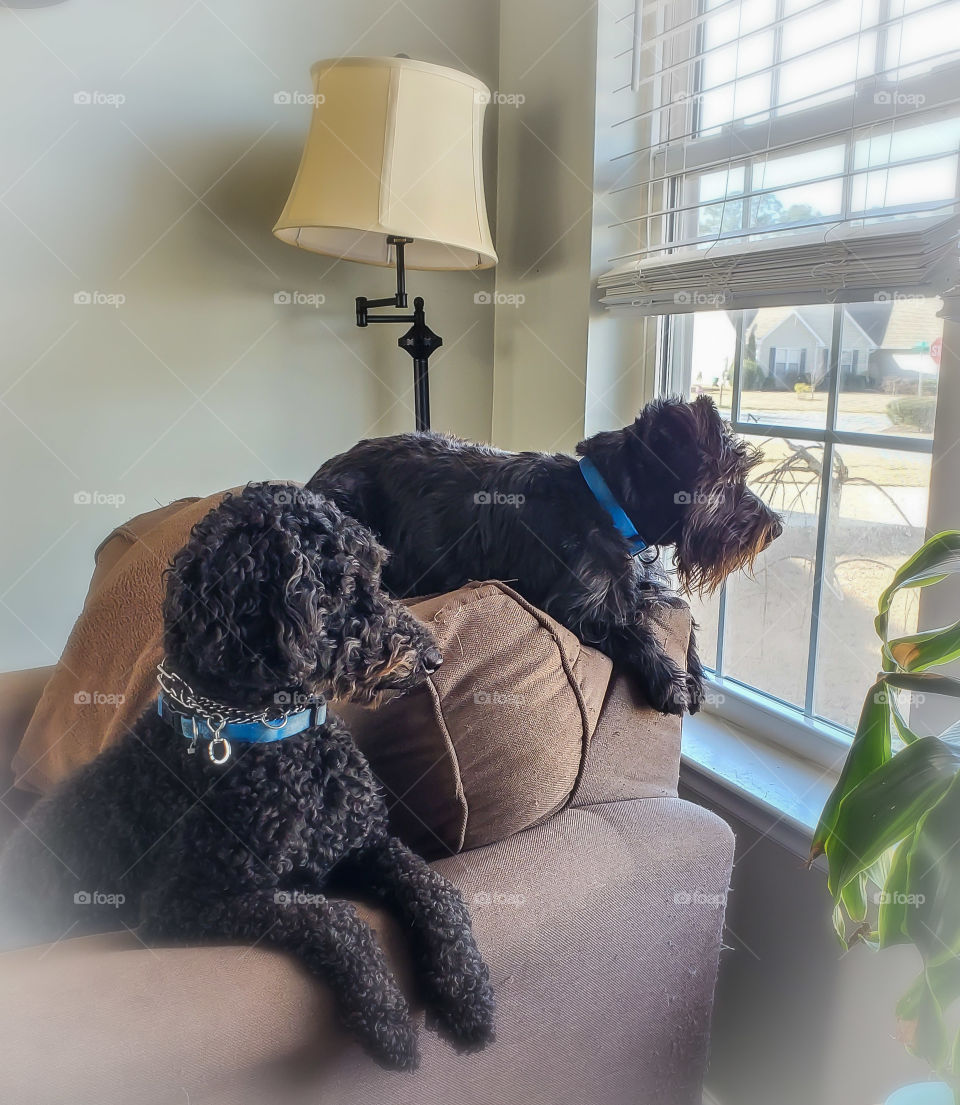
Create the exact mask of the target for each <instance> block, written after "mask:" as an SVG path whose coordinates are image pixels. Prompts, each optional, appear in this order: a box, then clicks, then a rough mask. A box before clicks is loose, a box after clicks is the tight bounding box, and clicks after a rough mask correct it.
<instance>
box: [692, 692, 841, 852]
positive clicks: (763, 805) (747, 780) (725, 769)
mask: <svg viewBox="0 0 960 1105" xmlns="http://www.w3.org/2000/svg"><path fill="white" fill-rule="evenodd" d="M842 762H843V755H840V756H839V758H838V760H837V763H836V764H835V765H833V766H832V767H823V766H821V765H820V764H815V763H813V762H811V761H810V760H807V759H804V758H803V757H801V756H798V755H797V754H796V753H795V752H793V751H790V750H788V749H786V748H783V747H782V746H780V745H777V744H774V743H772V742H770V741H766V740H764V739H763V738H762V736H758V735H756V734H753V733H749V732H748V731H747V730H746V729H743V728H741V727H740V726H738V725H734V724H733V723H731V722H730V721H728V720H725V719H723V718H720V717H718V716H717V714H716V713H713V712H712V711H703V712H701V713H699V714H696V715H694V716H692V717H686V718H684V721H683V743H682V750H681V773H680V778H681V782H682V784H683V785H684V786H686V787H687V788H688V789H689V790H691V791H693V792H694V793H695V794H696V795H698V796H699V797H701V798H704V799H706V800H707V801H708V802H710V804H711V805H715V806H718V807H719V808H721V809H723V810H726V811H728V812H729V813H730V814H732V815H733V816H735V817H737V818H739V819H740V820H741V821H743V822H745V823H746V824H748V825H750V826H751V827H753V828H755V829H757V830H758V831H759V832H761V833H763V835H764V836H767V837H770V838H771V839H773V840H775V841H776V842H777V843H778V844H780V845H782V846H783V847H785V848H787V849H788V850H789V851H791V852H793V853H794V854H795V855H797V856H799V857H800V858H801V859H806V858H807V856H808V854H809V851H810V841H811V839H812V838H813V832H814V830H815V828H816V825H817V820H818V818H819V816H820V810H821V809H822V808H823V804H824V802H825V801H826V799H827V796H828V795H829V793H830V791H831V789H832V788H833V785H834V783H835V782H836V780H837V776H838V773H839V769H840V766H841V764H842Z"/></svg>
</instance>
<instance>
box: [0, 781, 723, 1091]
mask: <svg viewBox="0 0 960 1105" xmlns="http://www.w3.org/2000/svg"><path fill="white" fill-rule="evenodd" d="M732 858H733V841H732V836H731V834H730V831H729V829H728V828H727V827H726V825H724V823H723V822H722V821H720V820H719V819H718V818H716V817H715V816H714V815H713V814H712V813H709V812H708V811H706V810H703V809H700V808H699V807H696V806H693V805H690V804H689V803H686V802H683V801H681V800H680V799H677V798H653V799H647V800H644V801H630V802H607V803H604V804H602V805H597V806H588V807H584V808H579V809H567V810H565V811H563V812H562V813H560V814H558V815H557V816H555V817H553V818H551V819H550V820H549V821H547V822H545V823H544V824H542V825H538V826H536V827H534V828H532V829H528V830H526V831H525V832H522V833H519V834H518V835H516V836H514V837H511V838H509V839H508V840H505V841H502V842H500V843H498V844H493V845H490V846H488V847H485V848H479V849H476V850H475V851H472V852H466V853H462V854H460V855H457V856H453V857H451V858H450V859H446V860H442V861H440V862H439V863H437V864H436V867H437V868H438V869H439V870H441V871H443V872H444V874H446V875H447V876H448V877H449V878H451V879H452V880H453V881H454V882H455V883H456V884H457V885H458V886H459V887H460V889H461V890H462V892H463V894H464V897H465V898H466V900H467V902H468V903H469V905H470V908H471V911H472V914H473V918H474V927H475V931H476V934H477V939H478V942H479V944H480V946H481V948H482V949H483V952H484V954H485V956H486V957H487V960H488V962H489V964H490V969H491V976H492V980H493V983H494V987H495V991H496V995H497V1005H498V1014H497V1042H496V1043H495V1044H494V1045H492V1046H491V1047H490V1048H488V1049H487V1050H486V1051H484V1052H481V1053H479V1054H475V1055H467V1056H460V1055H457V1054H456V1052H454V1051H453V1049H452V1048H451V1047H450V1045H449V1044H447V1043H446V1042H443V1041H441V1040H439V1039H438V1037H437V1036H436V1035H434V1034H433V1033H425V1034H424V1036H423V1039H422V1050H423V1064H422V1066H421V1069H420V1070H419V1072H417V1073H416V1074H407V1075H401V1074H396V1073H388V1072H384V1071H383V1070H381V1069H380V1068H379V1067H377V1066H376V1065H375V1064H374V1063H373V1062H372V1061H371V1060H370V1059H369V1058H368V1057H367V1056H366V1055H365V1054H364V1053H363V1052H362V1051H361V1050H360V1049H359V1047H358V1046H357V1045H356V1044H354V1043H353V1042H352V1041H350V1040H348V1039H347V1038H346V1037H345V1036H344V1035H343V1034H342V1033H341V1032H340V1031H339V1029H337V1028H336V1027H335V1026H334V1020H333V1014H332V1010H331V1008H330V1002H329V997H328V994H327V992H326V990H325V988H324V987H322V986H320V985H318V984H317V983H316V982H315V981H313V980H312V979H310V978H309V977H308V976H307V975H306V974H305V973H304V972H303V971H302V970H301V969H300V968H299V966H298V965H297V964H296V963H295V962H294V961H293V960H292V959H290V958H288V957H287V956H284V955H281V954H279V953H276V952H273V951H269V950H267V949H265V948H264V947H263V945H260V946H258V947H256V948H253V949H245V948H237V947H207V948H163V949H146V948H144V947H143V946H141V945H139V944H138V943H137V941H136V938H135V937H134V936H133V935H131V934H127V933H124V934H123V935H122V936H104V937H94V938H87V939H83V940H66V941H63V942H62V943H60V944H58V945H55V946H53V947H46V948H28V949H21V950H19V951H16V952H8V953H6V954H5V955H3V956H0V972H2V974H3V977H4V981H5V985H4V987H3V991H2V995H0V1100H9V1101H13V1100H16V1101H17V1102H18V1105H49V1103H50V1102H53V1101H68V1100H69V1101H70V1102H71V1105H87V1103H93V1102H96V1103H97V1105H171V1103H172V1102H180V1101H184V1100H188V1099H189V1100H190V1101H192V1102H193V1103H194V1105H228V1103H229V1105H261V1103H262V1102H263V1101H270V1102H273V1103H277V1105H288V1103H290V1105H292V1103H297V1105H299V1103H300V1102H304V1103H305V1102H308V1101H309V1102H313V1103H315V1102H317V1101H336V1102H337V1103H338V1105H361V1103H363V1105H369V1102H371V1101H376V1102H379V1103H384V1105H401V1103H407V1102H409V1103H413V1102H416V1103H417V1105H431V1103H436V1105H441V1103H442V1105H448V1103H449V1102H450V1101H451V1100H456V1101H457V1102H458V1103H462V1105H501V1103H505V1102H520V1101H522V1102H524V1103H525V1105H566V1103H568V1102H569V1103H573V1102H576V1103H577V1105H593V1103H596V1105H601V1103H602V1105H621V1103H622V1105H627V1103H629V1105H653V1103H657V1105H693V1103H694V1102H695V1101H698V1100H699V1098H698V1094H699V1091H700V1082H701V1079H702V1074H703V1070H704V1065H705V1062H706V1051H707V1040H708V1033H709V1019H710V1010H711V1004H712V996H713V987H714V981H715V973H716V968H717V958H718V954H719V947H720V930H721V924H722V919H723V903H724V901H725V894H726V890H727V886H728V882H729V875H730V868H731V864H732ZM372 916H373V923H374V925H375V927H377V929H378V930H379V931H380V932H381V938H382V939H383V941H384V943H385V946H386V947H387V949H388V952H389V953H390V954H391V958H393V959H394V962H398V963H399V965H400V966H399V973H400V975H401V977H404V976H405V974H406V968H405V966H403V964H404V963H405V960H404V959H403V958H401V959H399V961H398V960H397V959H396V958H395V957H396V955H397V954H401V955H402V952H398V948H401V949H402V946H403V940H402V938H400V937H399V935H398V933H397V929H396V928H395V927H394V926H393V924H392V922H386V921H385V920H384V918H383V917H382V915H380V914H376V913H375V914H373V915H372ZM52 1041H55V1045H54V1046H55V1050H54V1051H53V1052H51V1050H50V1048H51V1046H52V1045H51V1042H52ZM54 1054H55V1059H53V1060H51V1056H52V1055H54Z"/></svg>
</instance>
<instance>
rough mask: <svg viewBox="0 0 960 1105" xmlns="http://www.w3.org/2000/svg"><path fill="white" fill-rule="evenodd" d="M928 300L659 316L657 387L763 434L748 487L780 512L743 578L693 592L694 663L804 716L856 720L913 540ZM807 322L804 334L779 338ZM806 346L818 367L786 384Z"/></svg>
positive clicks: (911, 626)
mask: <svg viewBox="0 0 960 1105" xmlns="http://www.w3.org/2000/svg"><path fill="white" fill-rule="evenodd" d="M939 307H940V302H939V300H936V299H917V298H902V299H898V298H894V299H888V300H884V301H879V302H876V301H871V302H869V303H857V304H846V305H843V306H841V305H836V306H834V305H830V304H812V305H806V306H797V307H783V308H762V309H758V310H744V311H731V312H725V311H719V312H718V311H714V312H709V313H706V312H705V313H699V314H683V315H673V316H668V317H666V318H665V319H664V320H663V324H662V329H661V334H662V337H661V351H662V357H663V365H662V370H663V379H662V390H663V391H664V392H668V393H673V394H683V395H686V396H690V397H692V396H694V395H704V394H705V395H710V396H712V397H713V399H714V401H715V402H716V403H717V404H718V406H719V407H720V409H721V411H722V413H723V415H724V416H725V417H726V418H729V419H730V420H731V422H732V424H733V425H734V427H735V429H736V430H737V431H738V432H739V433H740V434H742V435H744V436H745V437H746V438H747V439H748V440H749V441H750V442H751V443H752V444H754V445H755V446H756V447H757V448H758V450H759V452H760V456H761V460H760V462H759V464H758V465H757V467H756V468H755V469H754V471H753V473H752V476H751V480H750V482H751V486H752V488H753V490H754V491H755V492H756V493H757V494H758V495H760V496H761V497H762V498H763V499H764V500H765V501H766V502H767V503H769V504H770V505H771V506H773V507H774V508H775V509H776V510H778V511H779V512H780V513H781V515H782V516H783V519H784V523H785V525H784V532H783V534H782V536H781V537H780V538H779V539H778V540H777V541H776V542H774V544H773V545H771V546H770V548H769V549H768V550H767V551H766V552H765V553H764V554H763V555H762V556H761V557H760V559H759V561H758V563H757V565H756V571H755V573H754V578H752V579H751V578H749V577H747V576H745V575H737V576H734V577H731V578H730V579H729V580H728V582H727V585H726V587H725V589H724V590H723V591H722V592H721V593H719V594H716V595H714V596H713V597H712V599H711V600H709V601H707V602H704V603H696V602H695V609H694V617H695V618H696V619H697V621H698V622H699V623H700V626H701V630H700V646H701V652H702V655H703V658H704V661H705V663H706V664H708V665H709V666H710V667H711V668H712V669H713V670H714V672H715V673H716V674H717V675H718V676H720V677H722V678H725V679H729V680H733V681H735V682H736V683H739V684H742V685H745V686H747V687H753V688H756V689H758V690H761V691H763V692H765V693H766V694H769V695H771V696H773V697H774V698H776V699H779V700H780V701H781V702H783V703H786V704H787V705H789V706H792V707H795V708H796V709H797V710H799V711H802V712H803V714H804V715H805V716H806V717H808V718H811V719H823V720H826V721H828V722H830V723H833V724H835V725H838V726H841V727H845V728H853V727H854V726H855V724H856V721H857V717H858V715H859V712H860V707H861V705H862V702H863V691H864V688H865V687H867V686H869V685H870V683H871V681H872V680H873V678H874V675H875V672H876V669H877V643H876V636H875V634H874V630H873V618H874V616H875V614H876V603H877V598H878V596H879V594H880V592H881V591H882V590H883V588H884V587H885V586H886V585H887V584H888V583H889V582H890V579H891V577H892V575H893V572H894V570H895V569H896V568H897V567H898V566H899V564H900V563H902V562H903V561H904V560H906V559H907V557H908V556H910V555H911V554H912V553H913V552H914V551H915V550H916V549H917V547H918V546H919V545H921V544H922V543H923V540H924V536H925V534H924V530H925V526H926V522H927V499H928V494H929V486H930V475H931V451H932V448H933V427H934V417H935V414H936V407H937V392H938V383H939V361H938V359H937V356H936V353H935V355H934V356H931V354H930V350H931V349H933V350H934V351H936V350H937V348H938V347H939V346H938V343H939V342H940V340H941V338H942V329H943V322H942V320H941V319H940V318H939V317H938V316H937V310H938V308H939ZM803 332H808V333H809V335H810V336H809V344H808V345H807V346H806V347H800V346H796V345H793V344H787V342H794V341H796V340H797V339H796V335H797V334H799V333H803ZM780 335H788V336H787V337H784V338H781V337H780ZM778 342H782V343H783V344H778ZM821 342H822V349H821V348H819V347H818V343H821ZM854 343H856V345H855V344H854ZM904 346H909V347H910V348H911V349H912V350H914V352H913V353H911V354H909V355H907V356H904V355H903V354H901V353H900V352H899V350H900V349H901V348H902V347H904ZM768 350H769V354H768V352H767V351H768ZM804 353H806V355H807V356H806V362H807V363H810V364H813V363H816V364H817V365H818V370H817V372H816V373H815V374H814V376H813V377H811V378H810V380H809V381H808V382H806V383H804V382H803V381H802V380H799V379H798V380H794V381H793V382H791V379H790V374H795V373H796V372H797V371H799V370H800V369H801V367H802V366H803V364H804V362H805V358H804V356H803V354H804ZM861 358H862V361H863V365H864V371H863V372H862V373H860V372H858V371H856V369H857V367H858V365H859V363H860V360H861ZM768 363H769V364H770V365H772V366H773V370H772V372H770V371H766V370H765V366H766V365H767V364H768ZM834 365H839V368H840V371H839V373H838V372H834V371H833V370H832V368H833V366H834ZM731 366H732V367H731ZM728 369H729V370H728ZM725 380H728V382H727V383H726V384H725ZM917 616H918V607H917V604H916V599H915V598H914V599H913V600H912V601H908V602H906V603H905V604H903V605H902V606H901V607H898V609H897V611H896V617H897V619H898V622H897V624H896V627H895V628H896V632H897V633H912V632H915V631H916V629H917Z"/></svg>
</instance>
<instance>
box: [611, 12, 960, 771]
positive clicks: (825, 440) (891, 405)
mask: <svg viewBox="0 0 960 1105" xmlns="http://www.w3.org/2000/svg"><path fill="white" fill-rule="evenodd" d="M614 26H615V27H618V28H623V33H624V34H626V33H627V28H629V39H630V41H629V46H627V45H624V48H623V50H622V51H621V53H617V54H616V55H615V56H616V58H617V59H620V58H621V57H622V58H624V59H629V65H630V69H629V73H626V72H624V70H623V69H616V68H615V67H611V69H610V75H609V78H608V74H607V71H606V69H605V68H604V67H601V77H600V80H601V89H600V94H599V95H598V104H599V105H601V106H600V108H599V109H598V110H600V112H601V115H600V119H601V121H602V122H604V123H605V125H606V129H605V131H604V132H603V135H602V141H600V142H598V149H601V150H602V151H603V153H604V155H607V154H609V158H608V160H606V162H605V164H604V166H603V167H602V168H600V169H598V173H597V179H598V181H599V182H600V184H601V195H600V200H599V204H598V206H599V207H600V208H601V209H602V210H603V211H604V213H605V214H607V215H608V216H609V217H608V218H607V219H606V225H605V226H604V227H603V233H602V235H601V236H600V239H601V241H602V245H603V249H604V251H605V254H606V260H607V262H608V263H609V265H610V266H612V267H611V268H609V269H608V270H607V271H604V272H602V274H601V275H600V277H599V280H598V284H599V288H600V291H601V293H602V302H603V304H604V305H605V306H606V307H607V308H609V309H610V310H611V312H612V313H613V314H615V315H616V314H617V313H622V314H621V317H626V316H627V315H632V316H634V317H636V318H638V319H639V320H641V321H642V329H641V330H640V331H638V333H639V334H642V340H643V341H644V342H645V343H646V345H645V347H646V348H647V349H652V348H653V347H654V345H655V347H656V362H657V386H658V388H659V389H660V390H661V391H662V392H671V393H681V394H684V395H688V396H693V395H696V394H708V395H710V396H712V397H713V398H714V400H715V401H716V403H717V404H718V406H719V407H720V408H721V410H722V412H723V413H724V415H725V416H726V417H728V418H729V419H730V420H731V422H732V424H733V426H734V428H735V429H736V431H737V432H738V433H740V434H743V435H745V436H746V437H747V438H748V439H749V440H750V441H751V442H752V443H753V444H754V445H755V446H756V447H757V449H758V451H759V454H760V461H759V463H758V465H757V467H756V469H755V470H754V472H753V473H752V476H751V483H752V486H753V488H754V490H755V491H756V492H757V493H758V494H759V495H761V496H762V497H763V498H764V499H765V500H766V501H767V502H769V503H770V504H771V505H772V506H774V507H775V508H776V509H778V510H779V511H780V512H781V513H782V514H783V516H784V520H785V523H786V525H785V530H784V533H783V535H782V536H781V538H780V539H779V540H778V541H776V542H775V543H774V544H773V545H772V546H771V547H770V549H768V550H767V551H766V552H765V553H764V554H763V556H762V557H761V558H760V560H759V561H758V564H757V567H756V573H755V577H754V578H752V579H751V578H749V577H747V576H746V575H743V574H738V575H736V576H734V577H731V578H730V579H729V580H728V581H727V585H726V586H725V588H724V589H723V590H722V592H721V593H719V594H717V595H715V596H714V597H713V598H712V599H711V600H710V601H709V602H706V603H704V604H702V605H701V606H700V607H699V608H698V609H695V617H696V618H697V620H698V621H699V622H700V624H701V632H700V639H701V651H702V654H703V657H704V660H705V663H706V664H707V665H708V666H709V667H710V668H712V669H713V671H714V673H715V677H716V679H717V680H718V681H719V685H720V686H722V688H724V689H725V691H729V694H727V699H728V700H729V699H734V700H735V699H737V697H738V696H740V698H741V701H740V704H738V705H737V708H736V710H735V711H731V713H735V714H736V715H737V717H738V719H742V718H744V710H743V708H742V706H743V703H747V707H748V709H752V708H756V709H758V710H759V709H764V708H766V707H764V706H763V703H771V704H774V705H773V706H771V709H775V710H776V711H777V712H778V716H788V715H789V717H790V718H791V719H792V721H791V724H795V726H796V731H797V732H798V733H801V735H802V734H803V733H806V734H808V736H809V739H810V740H811V741H813V739H814V734H815V733H817V732H822V733H830V734H832V735H833V738H836V737H837V736H838V735H839V734H841V733H842V732H843V731H845V730H849V729H850V728H852V727H853V726H854V725H855V723H856V720H857V716H858V714H859V710H860V707H861V705H862V696H863V692H864V688H865V687H867V686H869V684H870V683H871V682H872V680H873V678H874V676H875V672H876V667H877V663H878V656H877V644H876V637H875V634H874V630H873V616H874V613H875V607H876V600H877V597H878V595H879V593H880V591H881V590H882V589H883V588H884V587H885V586H886V584H887V583H888V582H889V579H890V577H891V575H892V574H893V571H894V570H895V568H896V567H897V566H898V565H899V564H900V563H901V562H902V561H903V560H905V559H906V558H907V557H908V556H909V555H910V554H911V553H912V552H913V551H915V549H916V548H917V547H918V546H919V545H920V544H921V543H922V541H923V539H924V537H925V528H926V526H927V522H928V506H929V504H930V501H931V487H932V486H933V487H934V488H942V487H943V485H944V484H945V483H946V482H948V476H947V474H946V472H947V465H941V466H940V467H939V469H937V467H936V465H935V463H934V461H935V458H936V457H937V456H938V455H940V454H944V455H946V453H947V444H946V443H945V442H944V441H943V440H942V437H941V438H938V439H936V440H935V434H934V431H935V424H936V419H937V415H938V409H939V411H940V423H939V429H940V431H941V432H942V430H943V428H944V413H943V412H944V411H947V412H949V417H952V418H954V424H956V417H960V402H958V398H960V396H958V394H957V392H958V390H960V388H958V382H957V376H958V374H960V364H958V363H957V351H956V349H951V347H950V343H945V342H944V337H943V334H944V321H943V319H942V318H941V317H940V315H939V314H938V312H939V311H940V308H941V306H942V301H941V299H940V298H939V297H940V295H941V294H942V293H943V292H945V291H946V290H947V289H949V288H950V287H951V286H953V285H955V284H956V283H957V271H956V250H957V242H958V238H960V213H958V196H960V186H958V180H960V99H958V96H957V89H958V88H960V0H636V6H635V10H634V11H633V13H632V18H631V16H630V13H629V12H624V13H623V14H622V15H621V16H620V18H619V19H618V20H617V21H616V23H615V24H614ZM604 41H609V42H610V43H611V44H613V43H615V41H616V39H615V37H614V30H613V29H611V30H610V31H609V33H608V37H607V38H606V39H604ZM617 75H618V76H619V77H620V79H619V81H615V82H614V81H613V78H614V77H615V76H617ZM607 79H611V81H612V87H611V88H610V90H609V92H608V94H607V96H606V97H605V96H604V95H603V86H602V82H603V81H604V80H607ZM951 325H952V324H951ZM654 334H655V341H654V340H653V335H654ZM953 344H954V345H955V344H956V342H954V343H953ZM941 355H942V356H943V358H944V361H945V372H944V374H943V377H942V378H941V369H940V364H941ZM948 393H949V394H948ZM956 436H957V435H956V434H954V437H956ZM941 499H942V495H941ZM956 523H957V519H956V518H952V519H951V524H956ZM920 613H921V612H920V611H919V610H918V608H917V604H916V599H915V598H914V599H913V600H907V601H906V602H904V603H902V605H901V606H900V607H899V608H898V609H897V610H896V611H895V617H896V619H897V620H898V624H897V631H898V632H901V633H909V632H913V631H915V630H916V628H917V625H918V619H919V617H920ZM741 692H742V693H741ZM716 701H718V700H715V702H716ZM716 708H717V709H719V710H720V711H721V712H723V710H724V709H725V707H723V706H717V707H716ZM830 748H831V749H832V750H834V751H833V752H832V753H831V758H832V755H833V754H835V748H836V745H835V743H834V744H830Z"/></svg>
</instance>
